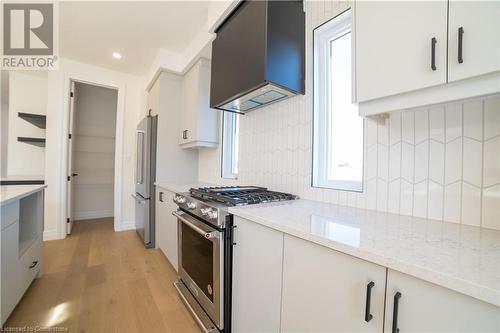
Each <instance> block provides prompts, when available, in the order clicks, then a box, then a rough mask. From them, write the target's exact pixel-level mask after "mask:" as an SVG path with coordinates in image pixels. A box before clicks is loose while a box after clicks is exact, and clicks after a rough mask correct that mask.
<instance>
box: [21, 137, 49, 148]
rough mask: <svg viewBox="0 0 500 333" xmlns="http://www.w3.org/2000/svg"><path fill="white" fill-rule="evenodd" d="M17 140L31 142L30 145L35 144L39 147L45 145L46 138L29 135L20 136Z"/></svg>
mask: <svg viewBox="0 0 500 333" xmlns="http://www.w3.org/2000/svg"><path fill="white" fill-rule="evenodd" d="M17 141H19V142H24V143H29V144H30V145H34V146H38V147H45V139H43V138H27V137H23V136H19V137H17Z"/></svg>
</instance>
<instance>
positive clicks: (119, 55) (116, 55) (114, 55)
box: [113, 52, 122, 59]
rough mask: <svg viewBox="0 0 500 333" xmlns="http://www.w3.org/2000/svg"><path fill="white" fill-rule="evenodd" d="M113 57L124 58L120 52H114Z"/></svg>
mask: <svg viewBox="0 0 500 333" xmlns="http://www.w3.org/2000/svg"><path fill="white" fill-rule="evenodd" d="M113 58H115V59H121V58H122V55H121V54H120V53H118V52H113Z"/></svg>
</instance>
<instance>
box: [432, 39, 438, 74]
mask: <svg viewBox="0 0 500 333" xmlns="http://www.w3.org/2000/svg"><path fill="white" fill-rule="evenodd" d="M436 43H437V39H436V37H432V39H431V69H432V70H433V71H435V70H436Z"/></svg>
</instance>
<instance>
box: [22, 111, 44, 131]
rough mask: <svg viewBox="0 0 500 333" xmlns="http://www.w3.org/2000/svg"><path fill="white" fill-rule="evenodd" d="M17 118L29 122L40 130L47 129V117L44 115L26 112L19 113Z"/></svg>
mask: <svg viewBox="0 0 500 333" xmlns="http://www.w3.org/2000/svg"><path fill="white" fill-rule="evenodd" d="M17 116H18V117H19V118H22V119H24V120H26V121H27V122H29V123H31V124H33V125H35V126H36V127H39V128H43V129H45V128H47V116H45V115H43V114H34V113H26V112H18V113H17Z"/></svg>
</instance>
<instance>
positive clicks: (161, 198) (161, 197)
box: [159, 192, 163, 202]
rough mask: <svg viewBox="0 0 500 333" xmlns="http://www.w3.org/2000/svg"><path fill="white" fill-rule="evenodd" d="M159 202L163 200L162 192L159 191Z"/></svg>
mask: <svg viewBox="0 0 500 333" xmlns="http://www.w3.org/2000/svg"><path fill="white" fill-rule="evenodd" d="M159 199H160V202H163V192H160V198H159Z"/></svg>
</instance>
